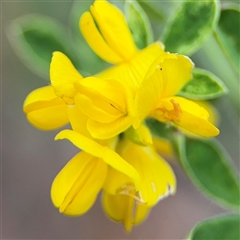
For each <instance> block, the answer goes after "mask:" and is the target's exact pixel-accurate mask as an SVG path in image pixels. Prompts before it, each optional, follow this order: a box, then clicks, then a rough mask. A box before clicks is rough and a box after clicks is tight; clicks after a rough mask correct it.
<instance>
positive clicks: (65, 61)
mask: <svg viewBox="0 0 240 240" xmlns="http://www.w3.org/2000/svg"><path fill="white" fill-rule="evenodd" d="M82 78H83V77H82V75H81V74H80V73H79V72H78V71H77V70H76V69H75V67H74V66H73V64H72V63H71V61H70V60H69V58H68V57H67V56H66V55H64V54H63V53H61V52H54V53H53V57H52V61H51V65H50V79H51V84H52V86H53V88H54V90H55V93H56V95H57V96H59V97H67V98H71V97H73V96H74V95H75V94H76V92H77V91H76V89H75V88H74V86H73V83H74V82H76V81H79V80H81V79H82Z"/></svg>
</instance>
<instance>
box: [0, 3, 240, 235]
mask: <svg viewBox="0 0 240 240" xmlns="http://www.w3.org/2000/svg"><path fill="white" fill-rule="evenodd" d="M85 2H90V1H85ZM79 4H80V3H79ZM156 4H158V6H157V7H161V6H163V7H164V8H165V10H166V11H165V14H166V15H168V14H170V13H171V11H173V10H174V8H175V7H177V4H175V3H174V2H171V4H170V5H166V3H162V5H161V3H160V2H159V3H156ZM73 6H74V3H73V2H70V1H59V2H57V1H51V2H39V1H31V2H10V1H9V2H1V8H2V9H1V14H2V29H1V31H2V35H1V36H2V49H1V55H2V57H1V60H2V63H1V64H2V68H1V72H2V73H1V77H2V85H1V86H2V99H1V100H2V103H1V106H2V116H1V120H2V133H1V134H2V143H1V144H2V181H1V183H2V212H1V214H2V238H3V239H183V238H185V237H186V236H187V234H188V233H189V231H190V230H191V229H192V227H193V226H194V225H195V224H196V223H197V222H198V221H201V220H203V219H205V218H208V217H211V216H214V215H217V214H219V213H223V212H225V211H226V210H224V209H223V208H221V207H220V206H218V205H216V204H215V203H214V202H212V201H210V200H209V199H207V198H206V197H204V196H203V195H202V194H201V193H200V192H198V191H197V190H196V188H195V187H194V186H193V185H192V183H191V182H190V181H189V180H188V178H187V176H186V175H185V173H184V172H183V171H182V170H181V168H180V166H179V165H178V163H177V162H175V161H173V160H171V161H170V164H171V165H172V167H173V169H174V171H175V173H176V176H177V180H178V188H177V193H176V195H175V196H171V197H168V198H166V199H164V200H162V201H161V202H159V203H158V205H157V206H156V207H154V208H153V210H152V212H151V214H150V216H149V217H148V218H147V219H146V221H145V222H143V223H142V224H141V225H139V226H136V227H134V228H133V230H132V232H131V233H130V234H126V233H125V232H124V229H123V226H122V225H121V224H116V223H114V222H112V221H111V220H109V219H108V218H107V217H106V216H105V215H104V213H103V211H102V208H101V201H100V197H99V198H98V199H97V202H96V204H95V205H94V206H93V208H92V209H91V210H90V211H89V212H88V213H87V214H85V215H83V216H81V217H66V216H63V215H61V214H60V213H59V212H58V210H57V209H55V208H54V207H53V205H52V203H51V200H50V194H49V192H50V187H51V183H52V180H53V178H54V177H55V176H56V174H57V173H58V172H59V171H60V169H61V168H62V167H63V166H64V165H65V164H66V163H67V161H68V160H70V158H72V157H73V156H74V155H75V154H76V153H77V152H78V149H76V148H75V147H73V146H72V144H71V143H69V142H67V141H58V142H54V140H53V139H54V136H55V135H56V133H57V132H58V131H59V130H57V131H51V132H44V131H39V130H37V129H35V128H34V127H32V126H31V125H30V124H29V123H28V122H27V120H26V117H25V115H24V113H23V111H22V105H23V102H24V99H25V97H26V96H27V94H28V93H29V92H31V91H32V90H34V89H36V88H38V87H41V86H45V85H46V84H48V83H49V79H43V78H40V77H38V76H37V75H35V74H34V73H32V72H31V71H30V70H29V69H28V68H27V67H26V66H25V65H24V64H23V63H22V62H21V61H20V59H19V58H18V57H17V55H16V54H15V52H14V51H13V48H12V46H11V45H10V43H9V40H8V38H7V34H6V33H7V28H8V26H9V24H10V23H11V21H12V20H15V19H16V18H18V17H21V16H23V15H25V14H29V13H40V14H44V15H46V16H49V17H52V18H54V19H56V20H58V21H60V22H61V24H63V25H64V26H66V27H69V26H70V24H69V22H70V21H69V16H70V15H71V13H72V11H73V10H74V9H73ZM79 16H80V13H79ZM152 24H153V25H154V26H153V27H154V29H155V36H158V34H159V33H161V31H162V28H163V24H164V23H162V25H161V24H160V25H156V22H154V21H153V22H152ZM66 35H68V32H66ZM155 39H156V38H155ZM80 57H81V56H80ZM82 57H84V56H82ZM191 58H192V59H193V61H194V63H195V65H196V66H197V67H202V68H205V69H207V70H210V71H212V72H213V73H214V74H216V75H217V76H218V77H219V78H220V79H222V80H223V81H224V82H225V83H226V85H227V86H228V84H229V86H230V85H231V82H232V80H233V78H234V81H235V80H236V81H237V80H239V79H238V77H237V75H236V74H235V72H234V71H233V69H232V67H231V66H230V65H229V63H228V61H227V60H226V58H225V56H224V55H223V54H222V52H221V50H220V49H219V47H218V46H217V44H216V42H215V41H214V39H213V38H212V37H211V36H210V37H209V38H208V39H207V40H206V41H205V43H204V45H203V47H202V48H201V49H200V50H199V51H198V52H196V53H195V54H194V55H193V56H192V57H191ZM238 84H239V83H238ZM238 84H237V85H238ZM229 88H231V86H230V87H229ZM236 91H237V93H239V92H238V90H236V89H235V95H236ZM236 99H238V100H239V95H238V96H237V97H236V96H235V100H233V98H232V96H231V89H230V92H229V95H228V96H224V97H221V98H220V99H218V100H216V101H215V102H214V104H215V106H216V108H217V109H218V111H219V112H220V116H221V119H220V125H219V128H220V131H221V134H220V135H219V136H218V140H219V141H220V142H221V143H222V145H223V146H224V148H225V149H226V150H227V152H228V154H229V155H230V156H231V157H232V159H233V162H234V164H235V166H236V167H237V168H238V169H239V127H238V121H239V115H238V113H237V112H236Z"/></svg>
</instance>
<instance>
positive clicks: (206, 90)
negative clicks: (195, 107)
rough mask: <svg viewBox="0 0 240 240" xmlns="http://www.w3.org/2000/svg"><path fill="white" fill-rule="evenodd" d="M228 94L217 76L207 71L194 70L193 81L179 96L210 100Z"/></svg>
mask: <svg viewBox="0 0 240 240" xmlns="http://www.w3.org/2000/svg"><path fill="white" fill-rule="evenodd" d="M226 92H227V88H226V86H225V84H224V83H223V82H222V81H221V80H220V79H219V78H218V77H217V76H215V75H214V74H213V73H211V72H209V71H207V70H203V69H199V68H194V69H193V78H192V80H191V81H189V82H188V83H187V84H186V85H185V86H184V87H183V88H182V89H181V91H180V92H179V95H180V96H183V97H186V98H190V99H195V100H209V99H213V98H217V97H220V96H222V95H224V94H225V93H226Z"/></svg>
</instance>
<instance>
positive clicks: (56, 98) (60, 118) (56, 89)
mask: <svg viewBox="0 0 240 240" xmlns="http://www.w3.org/2000/svg"><path fill="white" fill-rule="evenodd" d="M50 79H51V85H49V86H46V87H41V88H38V89H36V90H34V91H32V92H31V93H30V94H29V95H28V96H27V97H26V99H25V102H24V104H23V111H24V112H25V113H26V115H27V118H28V120H29V122H30V123H31V124H33V125H34V126H35V127H37V128H39V129H41V130H53V129H57V128H59V127H62V126H64V125H66V124H67V123H68V122H69V117H68V111H69V110H68V106H71V105H72V104H73V103H74V96H75V94H76V93H77V90H76V89H75V87H74V85H73V83H74V82H77V81H79V80H81V79H82V76H81V74H80V73H78V71H77V70H76V69H75V68H74V66H73V65H72V63H71V61H70V60H69V59H68V58H67V56H65V55H64V54H63V53H61V52H54V53H53V58H52V61H51V65H50ZM70 111H71V110H70ZM71 115H72V114H71Z"/></svg>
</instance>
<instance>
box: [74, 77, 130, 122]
mask: <svg viewBox="0 0 240 240" xmlns="http://www.w3.org/2000/svg"><path fill="white" fill-rule="evenodd" d="M75 86H76V88H77V89H78V91H79V92H80V94H78V95H76V105H77V106H78V108H79V109H80V110H81V111H82V112H83V113H84V114H86V115H87V116H88V117H89V118H91V119H93V120H95V121H98V122H102V123H109V122H112V121H114V120H116V119H117V118H118V117H121V116H122V115H126V114H128V111H129V110H131V109H132V108H133V107H131V105H133V96H131V95H130V94H131V92H130V90H128V88H127V87H125V86H123V84H121V83H120V82H119V81H116V80H113V79H111V80H104V79H100V78H96V77H88V78H85V79H83V80H81V81H79V82H77V83H76V84H75ZM129 92H130V93H129Z"/></svg>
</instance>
